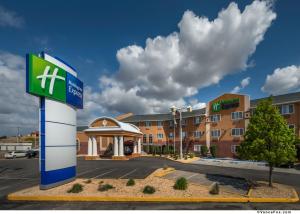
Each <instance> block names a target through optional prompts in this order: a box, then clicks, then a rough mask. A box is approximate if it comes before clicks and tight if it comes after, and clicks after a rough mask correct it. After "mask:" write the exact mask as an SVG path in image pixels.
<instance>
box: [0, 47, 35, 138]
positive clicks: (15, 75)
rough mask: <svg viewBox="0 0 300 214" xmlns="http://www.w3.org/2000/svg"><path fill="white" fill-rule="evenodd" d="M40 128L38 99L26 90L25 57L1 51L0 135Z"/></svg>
mask: <svg viewBox="0 0 300 214" xmlns="http://www.w3.org/2000/svg"><path fill="white" fill-rule="evenodd" d="M17 127H20V131H21V133H27V132H29V131H32V130H36V129H37V128H38V99H37V98H35V97H33V96H30V95H28V94H26V92H25V59H24V58H23V57H20V56H18V55H14V54H11V53H8V52H0V135H16V133H17Z"/></svg>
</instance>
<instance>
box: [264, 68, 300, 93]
mask: <svg viewBox="0 0 300 214" xmlns="http://www.w3.org/2000/svg"><path fill="white" fill-rule="evenodd" d="M261 89H262V91H264V92H266V93H268V94H273V95H277V94H284V93H287V92H290V91H293V90H298V89H300V66H295V65H291V66H287V67H284V68H277V69H275V70H274V72H273V73H272V74H271V75H267V78H266V81H265V84H264V86H263V87H262V88H261Z"/></svg>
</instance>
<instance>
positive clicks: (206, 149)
mask: <svg viewBox="0 0 300 214" xmlns="http://www.w3.org/2000/svg"><path fill="white" fill-rule="evenodd" d="M207 152H208V148H207V146H201V155H202V156H206V155H207Z"/></svg>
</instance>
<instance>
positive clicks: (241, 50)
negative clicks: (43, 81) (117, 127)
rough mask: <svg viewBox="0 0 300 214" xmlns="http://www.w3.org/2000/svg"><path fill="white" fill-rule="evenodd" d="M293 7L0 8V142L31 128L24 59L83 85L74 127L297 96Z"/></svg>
mask: <svg viewBox="0 0 300 214" xmlns="http://www.w3.org/2000/svg"><path fill="white" fill-rule="evenodd" d="M299 7H300V2H299V1H296V0H277V1H276V0H273V1H247V0H243V1H223V0H202V1H198V0H188V1H183V0H163V1H162V0H151V1H140V0H124V1H114V0H110V1H104V0H103V1H96V0H94V1H92V0H85V1H79V0H73V1H58V0H51V1H43V2H41V1H36V0H27V1H21V0H0V88H1V90H0V136H1V135H14V134H16V132H17V129H18V127H19V129H20V132H21V133H22V134H25V133H27V132H29V131H32V130H36V129H37V128H38V106H39V101H38V98H36V97H33V96H31V95H28V94H26V93H25V55H26V53H35V54H38V53H39V52H41V51H45V52H46V53H48V54H50V55H53V56H58V57H59V58H61V59H63V60H64V61H66V62H68V64H71V65H72V66H73V67H75V68H76V70H77V72H78V77H79V78H80V79H81V80H82V81H83V82H84V86H85V88H84V91H85V92H84V109H83V110H78V114H77V119H78V122H77V123H78V125H87V124H88V123H89V122H90V121H91V120H92V119H94V118H96V117H99V116H103V115H107V116H115V115H118V114H122V113H126V112H133V113H135V114H147V113H166V112H168V111H169V107H170V106H172V105H176V106H184V105H192V106H193V107H194V109H196V108H202V107H204V106H205V103H207V102H208V101H210V100H212V99H214V98H215V97H217V96H219V95H221V94H223V93H241V94H247V95H249V96H250V97H251V99H255V98H261V97H266V96H269V95H271V94H272V95H277V94H284V93H289V92H295V91H299V89H300V43H299V41H298V40H299V38H300V28H299V26H300V23H299V22H300V13H299V12H298V11H299V9H298V8H299Z"/></svg>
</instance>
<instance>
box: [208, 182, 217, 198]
mask: <svg viewBox="0 0 300 214" xmlns="http://www.w3.org/2000/svg"><path fill="white" fill-rule="evenodd" d="M219 191H220V189H219V184H218V183H217V182H214V183H213V184H212V185H211V186H210V187H209V193H210V194H212V195H217V194H219Z"/></svg>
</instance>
